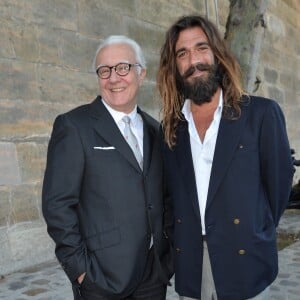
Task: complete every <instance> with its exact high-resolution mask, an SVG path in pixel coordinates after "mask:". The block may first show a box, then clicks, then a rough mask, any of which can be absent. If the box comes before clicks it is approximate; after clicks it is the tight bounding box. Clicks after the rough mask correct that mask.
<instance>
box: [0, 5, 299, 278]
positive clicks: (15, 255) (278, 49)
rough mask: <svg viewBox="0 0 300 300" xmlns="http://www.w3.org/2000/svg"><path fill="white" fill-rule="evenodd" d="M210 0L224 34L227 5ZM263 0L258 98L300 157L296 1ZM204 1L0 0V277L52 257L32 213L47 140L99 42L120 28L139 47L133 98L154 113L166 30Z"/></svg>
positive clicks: (80, 94) (71, 103) (83, 84)
mask: <svg viewBox="0 0 300 300" xmlns="http://www.w3.org/2000/svg"><path fill="white" fill-rule="evenodd" d="M210 2H211V3H210V6H209V16H210V18H211V19H212V20H214V18H215V14H214V9H213V5H212V4H213V1H210ZM218 2H219V15H220V16H219V21H220V26H221V28H220V29H221V31H222V32H224V26H225V23H226V18H227V14H228V6H229V3H228V1H225V0H223V1H222V0H221V1H218ZM270 2H271V3H270V7H269V10H268V14H267V18H268V24H267V25H268V28H267V30H266V35H265V40H264V44H263V51H262V56H261V64H260V68H259V76H260V78H261V80H262V85H261V87H260V89H259V90H258V92H257V94H260V95H264V96H270V97H272V98H274V99H276V100H277V101H278V102H279V103H280V104H281V105H282V107H283V109H284V111H285V113H286V117H287V125H288V130H289V135H290V139H291V144H292V146H293V147H295V148H296V150H299V154H300V142H299V140H297V128H299V118H298V117H297V116H298V114H299V113H300V109H299V101H300V99H299V86H300V85H299V72H298V66H299V53H300V46H299V38H298V34H297V32H298V31H299V21H298V17H299V11H300V7H299V3H298V1H297V0H294V1H280V0H278V1H276V0H274V1H270ZM204 3H205V2H204V1H196V0H171V1H159V0H152V1H148V0H119V1H118V0H110V1H106V0H52V1H47V0H31V1H27V0H0V45H1V47H0V266H1V267H0V275H1V274H5V273H9V272H12V271H15V270H17V269H21V268H24V267H26V266H29V265H33V264H37V263H39V262H42V261H45V260H48V259H50V258H53V257H54V245H53V243H52V241H51V240H50V239H49V237H48V235H47V233H46V227H45V223H44V220H43V217H42V213H41V185H42V179H43V172H44V168H45V159H46V151H47V143H48V140H49V135H50V133H51V129H52V123H53V120H54V118H55V116H57V115H58V114H59V113H62V112H65V111H67V110H69V109H71V108H73V107H75V106H78V105H80V104H83V103H87V102H90V101H91V100H92V99H93V98H94V97H95V96H96V95H97V91H98V88H97V78H96V76H95V75H94V74H93V72H92V67H91V66H92V61H93V57H94V52H95V50H96V48H97V45H98V44H99V41H100V40H101V39H103V38H105V37H106V36H108V35H110V34H125V35H128V36H130V37H132V38H134V39H136V40H137V41H138V42H139V43H140V44H141V46H142V48H143V49H144V50H145V53H146V59H147V62H148V76H147V80H146V82H145V84H144V86H143V88H142V93H141V94H142V95H141V97H140V98H139V102H140V105H141V106H142V107H143V108H144V109H145V110H147V111H148V112H149V113H151V114H153V115H154V116H155V117H157V118H159V107H160V105H159V101H157V95H156V94H155V92H154V91H155V74H156V70H157V65H158V60H159V49H160V47H161V44H162V41H163V39H164V34H165V30H166V28H168V27H169V26H170V24H171V23H172V22H173V21H174V20H176V19H177V18H178V17H179V16H181V15H183V14H192V13H205V6H204Z"/></svg>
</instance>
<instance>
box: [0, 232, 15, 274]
mask: <svg viewBox="0 0 300 300" xmlns="http://www.w3.org/2000/svg"><path fill="white" fill-rule="evenodd" d="M0 241H1V248H0V249H1V251H0V266H1V268H0V277H1V275H4V274H7V273H8V272H7V268H6V266H7V265H9V266H13V264H12V262H11V260H12V257H11V250H10V244H9V238H8V232H7V228H6V227H2V226H0Z"/></svg>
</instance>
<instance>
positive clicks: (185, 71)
mask: <svg viewBox="0 0 300 300" xmlns="http://www.w3.org/2000/svg"><path fill="white" fill-rule="evenodd" d="M157 82H158V89H159V92H160V95H161V98H162V101H163V120H162V128H163V140H164V141H163V157H164V164H165V169H166V173H167V182H168V185H169V189H170V192H171V198H172V205H173V210H174V211H173V213H174V234H173V246H174V252H175V289H176V291H177V293H178V294H179V295H180V299H203V300H208V299H209V300H211V299H219V300H242V299H256V300H258V299H268V298H269V286H270V284H271V283H272V282H273V281H274V279H275V278H276V276H277V273H278V257H277V249H276V227H277V225H278V222H279V219H280V216H281V215H282V213H283V211H284V209H285V207H286V204H287V200H288V195H289V192H290V187H291V183H292V176H293V166H292V160H291V155H290V147H289V142H288V138H287V133H286V128H285V120H284V116H283V113H282V111H281V109H280V107H279V105H278V104H277V103H276V102H275V101H273V100H270V99H265V98H262V97H254V96H250V95H247V94H246V93H245V92H244V91H243V88H242V84H241V71H240V67H239V64H238V63H237V61H236V60H235V58H234V56H233V55H232V54H231V53H230V51H229V50H228V49H227V47H226V44H225V42H224V40H223V39H222V38H221V36H220V33H219V32H218V30H217V29H216V28H215V26H214V24H212V23H211V22H210V21H208V20H207V19H205V18H203V17H201V16H185V17H182V18H180V19H179V20H178V21H176V22H175V23H174V24H173V25H172V26H171V27H170V29H169V30H168V31H167V33H166V40H165V42H164V44H163V47H162V49H161V60H160V65H159V71H158V78H157Z"/></svg>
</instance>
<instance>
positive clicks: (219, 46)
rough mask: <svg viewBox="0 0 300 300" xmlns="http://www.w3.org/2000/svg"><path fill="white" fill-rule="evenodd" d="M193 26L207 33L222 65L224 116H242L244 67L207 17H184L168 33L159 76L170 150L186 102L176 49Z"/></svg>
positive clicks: (163, 121) (215, 54) (165, 129)
mask: <svg viewBox="0 0 300 300" xmlns="http://www.w3.org/2000/svg"><path fill="white" fill-rule="evenodd" d="M193 27H200V28H201V29H202V30H203V32H204V33H205V35H206V36H207V40H208V43H209V46H210V47H211V49H212V52H213V53H214V56H215V59H216V62H217V63H218V64H219V71H220V73H221V75H222V78H221V88H222V90H223V99H224V110H223V114H224V115H226V116H227V117H228V118H239V116H240V113H241V110H240V105H239V103H240V99H241V96H242V95H243V88H242V81H241V70H240V66H239V64H238V63H237V61H236V59H235V58H234V57H233V55H232V54H231V53H230V51H229V49H228V48H227V47H226V44H225V42H224V40H223V39H222V38H221V36H220V33H219V31H218V30H217V28H216V27H215V25H214V24H213V23H212V22H210V21H209V20H207V19H206V18H204V17H201V16H198V15H194V16H184V17H181V18H180V19H179V20H178V21H176V22H175V23H174V24H173V25H172V26H171V27H170V29H169V30H168V31H167V33H166V40H165V43H164V45H163V46H162V48H161V58H160V64H159V70H158V74H157V87H158V91H159V93H160V96H161V98H162V102H163V107H162V113H163V118H162V123H163V127H164V136H165V141H166V143H167V144H168V146H169V147H170V148H172V147H173V146H174V145H175V144H176V128H177V125H178V122H179V120H180V119H182V115H181V109H182V106H183V103H184V100H185V99H184V95H183V93H182V91H181V90H180V89H179V88H178V80H176V74H177V72H178V71H177V66H176V56H175V46H176V43H177V40H178V37H179V34H180V32H181V31H183V30H185V29H188V28H193ZM228 108H232V109H231V110H230V111H231V113H230V114H226V112H228V111H229V109H228ZM232 112H234V114H232Z"/></svg>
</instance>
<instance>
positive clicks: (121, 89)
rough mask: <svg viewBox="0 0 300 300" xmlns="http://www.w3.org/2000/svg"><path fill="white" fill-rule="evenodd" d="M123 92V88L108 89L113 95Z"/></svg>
mask: <svg viewBox="0 0 300 300" xmlns="http://www.w3.org/2000/svg"><path fill="white" fill-rule="evenodd" d="M124 90H125V88H113V89H110V91H111V92H113V93H115V92H116V93H117V92H122V91H124Z"/></svg>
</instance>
